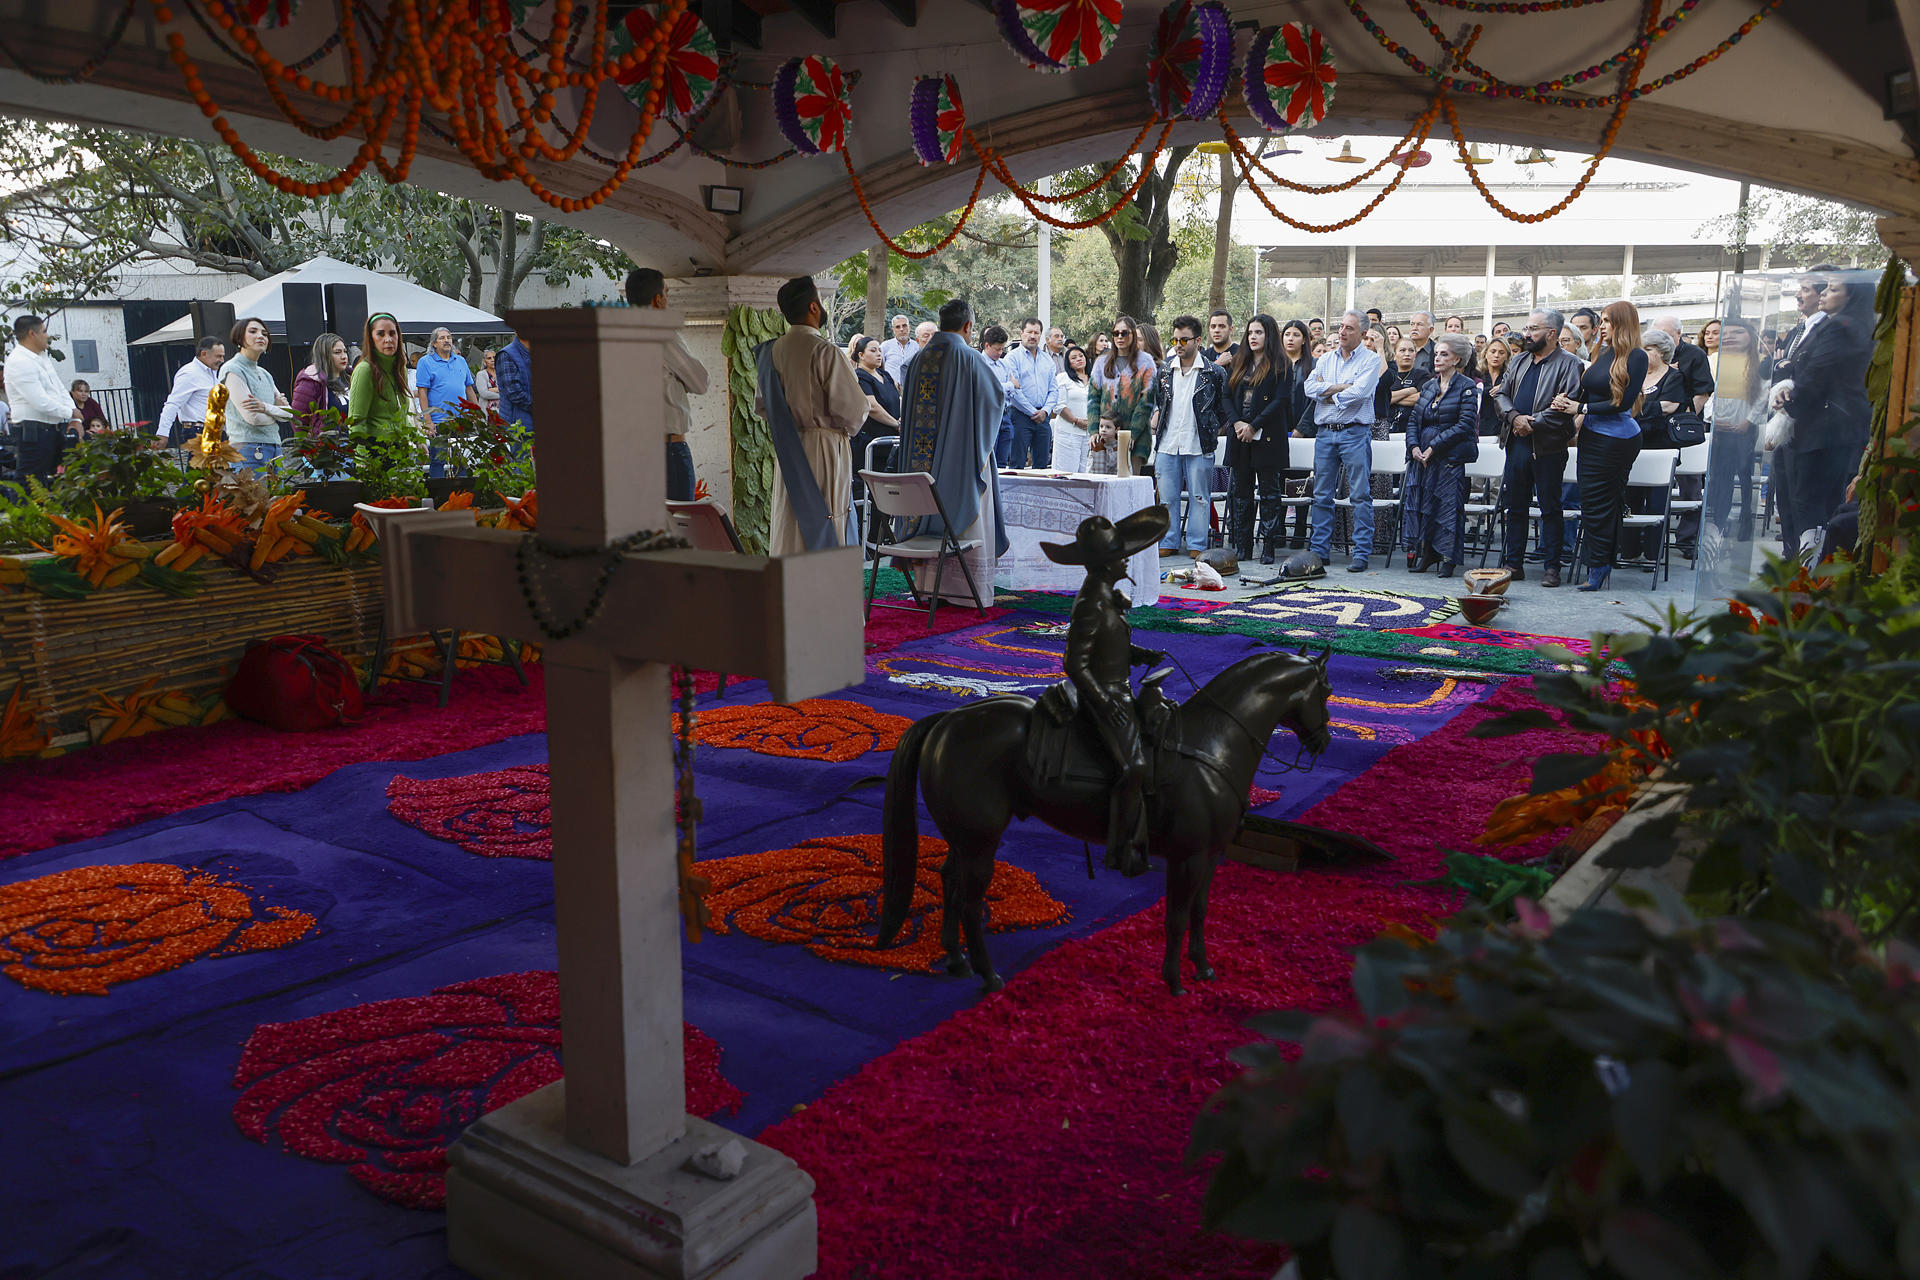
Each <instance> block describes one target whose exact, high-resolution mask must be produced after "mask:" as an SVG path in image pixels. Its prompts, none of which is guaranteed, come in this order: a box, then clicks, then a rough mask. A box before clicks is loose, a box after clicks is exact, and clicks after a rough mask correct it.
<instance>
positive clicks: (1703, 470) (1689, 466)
mask: <svg viewBox="0 0 1920 1280" xmlns="http://www.w3.org/2000/svg"><path fill="white" fill-rule="evenodd" d="M1710 447H1711V446H1710V444H1709V442H1708V441H1705V440H1702V441H1701V442H1700V443H1699V444H1690V445H1688V446H1687V447H1686V448H1684V449H1682V450H1680V451H1679V453H1680V456H1679V458H1678V460H1677V461H1676V462H1675V463H1674V468H1673V491H1672V492H1671V493H1669V494H1668V495H1667V532H1666V548H1667V549H1666V554H1665V555H1663V556H1662V557H1661V564H1660V568H1661V575H1662V576H1663V577H1665V578H1668V579H1671V578H1672V577H1673V565H1672V563H1671V557H1672V555H1673V545H1674V538H1675V535H1676V534H1677V533H1678V532H1679V524H1680V521H1679V517H1681V516H1683V515H1687V514H1689V513H1691V512H1697V511H1700V510H1702V509H1703V508H1704V507H1705V506H1706V501H1705V499H1704V498H1682V497H1680V496H1679V495H1680V490H1681V483H1680V482H1681V481H1682V480H1683V479H1697V480H1699V481H1700V489H1699V492H1701V493H1705V492H1706V479H1707V452H1708V450H1709V448H1710ZM1694 554H1695V555H1698V554H1699V544H1698V543H1697V542H1696V543H1695V544H1694ZM1687 558H1688V559H1689V560H1692V559H1693V557H1692V556H1689V557H1687Z"/></svg>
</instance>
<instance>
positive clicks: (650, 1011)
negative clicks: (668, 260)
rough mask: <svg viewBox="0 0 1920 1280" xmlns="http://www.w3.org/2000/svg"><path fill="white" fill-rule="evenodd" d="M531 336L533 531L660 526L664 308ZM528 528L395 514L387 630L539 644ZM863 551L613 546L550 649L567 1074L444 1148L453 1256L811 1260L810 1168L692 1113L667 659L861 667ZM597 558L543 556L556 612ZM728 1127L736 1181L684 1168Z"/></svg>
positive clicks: (569, 539) (800, 674)
mask: <svg viewBox="0 0 1920 1280" xmlns="http://www.w3.org/2000/svg"><path fill="white" fill-rule="evenodd" d="M509 320H510V322H511V323H512V325H513V327H514V329H515V330H516V331H517V332H518V333H519V334H520V335H522V336H523V337H525V338H527V339H528V340H529V345H530V347H531V348H532V349H533V351H534V357H533V391H534V403H535V405H536V406H537V412H538V414H539V421H540V427H539V449H540V458H539V462H540V488H541V497H542V498H543V499H544V501H543V502H542V503H541V512H542V521H543V523H542V527H541V536H542V537H543V538H545V539H547V540H549V541H550V542H553V543H558V544H566V545H571V546H591V547H600V546H604V545H606V544H608V543H610V542H612V541H614V540H617V539H619V538H621V537H623V536H625V535H628V534H631V533H634V532H636V531H638V530H641V529H651V528H661V527H663V526H664V525H665V523H666V520H665V506H664V504H665V498H666V494H665V469H664V425H663V420H664V409H663V406H664V401H663V397H662V391H661V387H662V382H663V379H664V377H665V364H664V358H663V355H662V349H663V344H664V343H665V342H667V341H668V340H669V339H670V338H671V337H672V335H673V334H674V333H675V332H676V331H677V330H678V329H679V328H680V323H681V320H680V316H679V315H678V313H676V312H672V311H650V310H624V309H591V308H589V309H577V310H560V311H536V312H520V313H516V314H514V315H512V316H510V317H509ZM518 544H519V537H518V535H515V534H512V533H507V532H504V531H498V530H486V529H475V528H473V527H472V526H471V524H468V526H467V527H465V528H457V527H448V526H447V525H446V524H444V523H439V522H436V521H435V520H434V519H433V518H432V517H427V518H426V519H425V520H423V521H418V522H414V523H413V524H411V525H408V526H405V527H402V528H399V529H397V530H396V532H395V536H394V537H393V538H392V539H391V540H390V545H388V546H387V548H386V550H385V557H386V568H387V574H388V579H387V582H388V586H387V590H388V597H387V598H388V609H389V613H390V617H391V618H392V620H393V625H396V626H399V627H401V628H402V629H403V630H414V629H420V628H426V627H451V626H460V627H463V628H466V629H471V630H476V631H483V632H487V633H491V634H496V635H501V636H512V637H517V638H524V639H531V640H542V639H544V638H545V637H544V636H542V635H541V634H540V629H539V628H538V627H537V626H536V625H535V624H534V623H533V621H532V619H531V617H530V615H529V612H528V608H527V605H526V603H525V601H524V600H523V598H522V595H521V591H520V588H519V586H518V584H517V582H516V549H517V547H518ZM858 556H859V553H858V551H857V549H852V548H843V549H840V550H836V551H828V552H821V553H818V554H814V555H804V556H792V557H787V558H783V559H766V558H762V557H757V556H739V555H723V554H716V553H713V552H700V551H672V552H660V553H653V554H646V555H639V556H632V557H629V558H627V559H626V560H624V561H623V562H622V563H621V564H620V565H619V567H618V569H617V570H616V571H615V573H614V575H613V578H612V582H611V585H610V587H609V590H608V594H607V598H606V606H605V609H604V610H603V612H602V613H601V615H600V616H599V618H598V619H597V620H596V621H595V622H594V623H592V624H591V625H590V626H588V627H587V628H586V629H585V630H584V631H582V632H580V633H579V634H578V635H577V636H576V637H575V638H572V639H568V640H563V641H557V642H554V643H551V644H550V645H549V646H548V647H547V649H546V669H547V723H548V743H549V757H550V759H551V762H552V788H553V805H552V808H553V878H554V917H555V926H556V931H557V935H558V949H559V959H560V1001H561V1026H562V1029H563V1036H564V1039H563V1048H562V1052H563V1056H564V1060H565V1065H566V1078H565V1079H564V1080H562V1081H560V1082H559V1083H556V1084H553V1085H550V1086H548V1087H547V1088H545V1089H542V1090H539V1091H538V1092H536V1093H533V1094H530V1095H529V1096H527V1097H525V1098H523V1099H521V1100H520V1101H518V1102H515V1103H512V1104H510V1105H508V1106H505V1107H502V1108H500V1109H499V1110H497V1111H494V1112H491V1113H489V1114H488V1115H486V1116H484V1117H482V1118H481V1119H480V1120H479V1121H477V1122H476V1123H475V1124H473V1125H472V1126H471V1127H469V1128H468V1129H467V1131H466V1132H465V1133H464V1134H463V1135H462V1136H461V1138H460V1139H459V1141H458V1142H456V1143H455V1144H454V1145H453V1147H452V1148H451V1150H450V1151H449V1153H448V1158H449V1163H450V1165H451V1167H450V1169H449V1170H448V1174H447V1237H448V1251H449V1253H450V1255H451V1256H452V1259H453V1261H454V1262H455V1263H456V1264H457V1265H458V1266H460V1267H463V1268H465V1269H466V1270H467V1271H469V1272H471V1273H473V1274H474V1275H476V1276H480V1277H485V1278H486V1280H531V1278H532V1277H536V1276H541V1277H547V1276H565V1277H568V1278H569V1280H580V1278H592V1280H597V1278H600V1277H608V1278H611V1277H621V1278H623V1280H637V1278H639V1277H674V1278H676V1280H693V1278H696V1277H698V1278H699V1280H706V1278H707V1277H715V1276H738V1277H749V1276H751V1277H755V1278H756V1280H757V1278H759V1277H768V1278H770V1280H786V1278H788V1277H793V1278H795V1280H797V1278H798V1277H801V1276H804V1275H807V1274H809V1273H810V1272H811V1271H812V1270H813V1269H814V1267H815V1263H816V1258H815V1252H816V1247H815V1242H816V1218H815V1214H814V1207H813V1199H812V1195H813V1182H812V1179H810V1178H808V1177H807V1175H806V1174H805V1173H804V1172H802V1171H801V1170H800V1169H799V1167H798V1166H796V1165H795V1164H794V1163H793V1161H792V1160H790V1159H788V1158H787V1157H786V1156H784V1155H781V1154H780V1153H778V1152H776V1151H773V1150H771V1149H769V1148H766V1147H763V1146H760V1145H759V1144H757V1143H753V1142H749V1141H747V1140H746V1139H744V1138H739V1139H735V1138H734V1135H732V1134H730V1133H729V1132H728V1131H726V1130H724V1129H721V1128H719V1127H718V1126H716V1125H712V1124H709V1123H708V1122H706V1121H704V1120H701V1119H699V1118H697V1117H693V1116H689V1115H687V1114H686V1088H685V1080H684V1059H683V1053H684V1048H683V1045H682V1036H681V1026H682V1023H681V987H680V947H681V927H680V918H679V908H678V882H677V876H676V869H675V859H674V819H673V809H674V805H673V759H672V744H671V735H670V719H669V711H670V707H669V701H668V699H669V692H668V666H667V664H669V663H682V664H693V665H698V666H699V667H701V668H703V669H706V670H713V671H726V672H730V673H737V674H741V675H764V676H766V677H767V679H768V682H769V684H770V685H771V689H772V695H773V697H774V698H775V699H776V700H778V701H783V702H784V701H792V700H794V699H797V698H803V697H811V696H815V695H817V694H822V693H826V692H829V691H831V690H834V689H839V688H844V687H846V686H848V685H851V684H856V683H858V682H859V681H860V680H861V679H862V678H863V677H864V674H865V655H864V646H863V644H862V638H861V595H860V573H859V558H858ZM597 563H598V558H589V559H583V560H581V561H573V562H568V564H567V565H564V566H558V567H551V566H550V567H549V569H543V570H541V572H542V573H543V576H546V577H547V578H548V579H549V581H550V587H549V597H550V598H551V599H552V600H553V602H554V608H555V611H556V612H557V613H559V614H561V615H563V616H568V615H571V614H573V613H576V612H577V610H578V608H579V606H580V604H582V603H584V601H585V600H586V598H587V593H588V592H589V591H590V589H591V585H592V578H593V575H594V571H595V568H596V567H597ZM729 1139H734V1140H737V1141H739V1142H740V1143H741V1144H742V1146H743V1147H745V1148H746V1150H747V1156H746V1160H745V1163H744V1165H743V1166H742V1168H741V1170H740V1172H739V1174H738V1176H736V1177H734V1178H732V1179H730V1180H725V1181H721V1180H716V1179H713V1178H709V1177H706V1176H703V1175H700V1174H697V1173H695V1172H693V1171H691V1169H690V1168H689V1167H688V1160H689V1158H690V1157H691V1155H692V1154H693V1153H694V1152H695V1151H697V1150H698V1149H700V1148H701V1147H704V1146H708V1145H712V1144H717V1143H724V1142H726V1141H728V1140H729Z"/></svg>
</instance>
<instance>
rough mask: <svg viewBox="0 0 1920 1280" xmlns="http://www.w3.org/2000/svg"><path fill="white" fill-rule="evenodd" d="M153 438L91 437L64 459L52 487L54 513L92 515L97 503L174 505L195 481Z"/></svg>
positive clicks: (131, 434)
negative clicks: (90, 513)
mask: <svg viewBox="0 0 1920 1280" xmlns="http://www.w3.org/2000/svg"><path fill="white" fill-rule="evenodd" d="M161 443H162V442H161V441H159V440H156V439H155V438H154V437H153V436H147V435H140V434H138V433H136V432H133V431H107V432H103V433H101V434H100V435H89V436H85V437H83V438H82V439H81V441H80V443H79V444H78V445H77V446H75V447H74V448H73V449H71V450H69V451H68V452H67V453H66V454H64V455H63V456H62V458H61V462H62V464H63V469H62V471H61V474H60V475H59V476H57V477H56V478H55V479H54V481H53V483H52V485H51V486H50V497H51V500H52V502H53V503H54V507H53V509H54V510H55V511H60V512H69V511H88V512H90V511H91V510H92V509H93V504H94V503H95V502H98V503H99V504H100V505H101V506H103V507H113V506H115V505H118V504H120V503H125V502H138V501H142V500H155V501H164V500H171V499H174V498H176V497H178V496H179V495H181V494H183V493H185V492H187V491H188V490H189V489H190V488H191V487H192V477H191V476H189V475H188V474H187V473H186V472H185V471H183V470H182V469H181V468H180V466H179V465H178V464H177V463H176V462H175V461H174V455H173V454H172V453H171V452H169V451H167V450H165V449H163V448H160V447H158V446H159V445H160V444H161Z"/></svg>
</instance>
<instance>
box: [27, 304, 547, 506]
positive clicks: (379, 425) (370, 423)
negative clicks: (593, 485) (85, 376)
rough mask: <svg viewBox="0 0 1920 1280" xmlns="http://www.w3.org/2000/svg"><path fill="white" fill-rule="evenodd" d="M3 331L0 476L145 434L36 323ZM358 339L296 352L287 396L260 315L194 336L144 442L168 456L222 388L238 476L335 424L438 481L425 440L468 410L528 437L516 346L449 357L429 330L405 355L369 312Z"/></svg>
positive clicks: (436, 453) (43, 476) (524, 369)
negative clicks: (109, 438) (87, 445)
mask: <svg viewBox="0 0 1920 1280" xmlns="http://www.w3.org/2000/svg"><path fill="white" fill-rule="evenodd" d="M13 332H14V346H13V350H12V351H11V352H9V353H8V355H7V358H6V361H5V364H4V371H5V373H4V381H3V382H0V442H4V443H6V444H7V445H9V446H10V447H11V450H12V455H13V458H12V466H11V467H10V468H7V469H5V470H4V471H0V478H9V479H13V480H15V481H24V480H25V479H26V478H27V477H30V476H31V477H34V478H37V479H40V480H42V481H45V480H47V479H49V478H51V477H52V476H53V475H55V474H57V473H58V471H59V470H60V466H61V461H62V458H63V456H64V455H65V453H66V450H67V449H68V447H69V446H71V445H72V444H75V443H77V442H78V441H79V440H80V439H82V438H83V437H85V436H88V435H99V434H104V433H106V432H108V431H114V430H136V429H144V428H145V427H146V425H147V424H145V423H134V422H121V423H115V422H112V421H110V420H109V418H108V415H107V413H106V411H105V410H104V409H102V408H101V407H100V405H99V403H98V402H97V401H96V400H94V399H93V396H92V390H91V388H90V387H89V386H88V384H87V383H86V382H85V381H84V380H79V379H76V380H74V381H72V382H71V383H67V382H64V381H63V379H62V378H61V375H60V372H59V366H58V365H57V364H56V363H55V361H54V360H53V358H52V357H51V356H50V355H49V354H48V348H49V347H50V346H51V345H52V343H51V339H50V337H49V335H48V333H47V326H46V321H45V320H44V319H43V318H41V317H39V316H34V315H25V316H21V317H20V318H19V319H17V320H16V321H15V322H14V325H13ZM358 339H359V341H358V342H357V344H353V345H349V343H348V341H347V340H346V339H345V338H342V337H341V336H340V335H339V334H336V333H323V334H321V335H320V336H319V337H317V338H315V339H314V341H313V343H312V346H311V348H310V350H308V351H305V352H302V353H301V354H305V355H308V356H309V357H310V358H309V359H308V361H307V363H306V364H305V366H304V367H301V368H300V369H299V371H298V372H297V373H296V374H295V375H294V378H293V386H292V388H291V395H289V394H288V393H287V392H286V391H283V390H282V389H281V388H280V386H279V384H278V383H277V382H276V381H275V379H274V376H273V374H272V373H271V372H270V371H269V370H268V369H267V368H266V367H265V366H264V365H262V363H261V360H262V358H263V357H264V356H265V355H266V353H267V351H268V348H269V347H270V346H271V345H272V343H273V337H272V334H271V331H270V330H269V328H268V325H267V322H266V321H265V320H263V319H261V318H260V317H258V316H245V317H242V318H241V319H239V320H238V321H236V322H235V323H234V325H233V328H232V330H231V331H230V332H229V333H228V334H227V336H226V338H225V339H222V338H220V337H218V336H215V335H212V334H208V335H205V336H203V337H201V338H200V339H199V340H198V341H197V342H196V343H195V344H194V354H193V358H192V359H190V360H188V361H187V362H186V363H185V364H183V365H182V366H180V368H179V369H178V370H176V371H175V373H174V376H173V383H172V386H171V387H170V389H169V391H168V394H167V397H166V400H165V401H164V402H163V403H162V405H161V408H160V415H159V417H158V418H157V419H155V420H154V421H153V423H152V428H151V429H152V438H151V442H152V444H153V447H155V448H175V449H177V448H180V447H182V446H184V445H185V444H186V443H187V442H189V441H191V440H192V439H194V438H195V437H197V436H198V435H199V434H200V432H201V430H202V429H203V426H204V424H205V422H206V414H207V395H208V393H209V392H211V391H212V390H213V388H214V387H216V386H222V385H224V386H225V387H226V389H227V394H228V398H227V411H226V417H225V425H224V429H225V432H226V436H227V439H228V441H229V443H231V444H232V445H233V447H234V448H235V450H236V451H237V452H238V453H239V455H240V458H239V461H238V462H236V463H235V464H234V468H235V470H238V471H258V470H261V469H264V468H266V467H269V466H271V465H273V463H274V461H275V459H277V458H279V457H280V456H281V454H282V452H283V450H286V449H287V448H288V447H289V445H290V444H291V443H292V442H294V441H295V438H296V437H298V436H300V435H302V434H303V433H313V432H317V431H320V430H322V429H324V428H327V427H332V426H338V427H342V428H344V430H345V432H346V434H347V436H348V437H349V439H350V441H351V443H352V444H353V446H354V449H355V453H356V455H357V456H359V457H361V458H363V459H364V460H366V461H368V462H373V463H375V464H386V465H393V464H395V463H406V462H410V461H412V460H414V459H415V458H416V457H417V459H418V460H419V461H420V462H421V463H423V465H424V466H425V467H426V469H427V472H428V474H429V475H431V476H434V477H439V476H443V475H445V474H446V467H447V462H446V459H445V458H444V457H443V456H442V453H441V450H440V448H439V447H438V446H437V445H435V444H434V443H432V438H433V436H434V435H435V434H436V433H437V431H438V430H439V428H440V426H441V425H442V424H444V423H445V422H446V421H447V420H448V418H449V417H451V416H452V415H454V414H457V413H460V412H463V411H465V406H468V405H472V406H477V407H478V408H479V409H480V410H481V411H482V412H484V413H486V414H488V415H489V416H492V417H495V418H497V419H499V420H501V421H502V422H504V423H509V424H512V425H514V426H516V427H518V428H520V429H521V430H523V431H525V432H527V433H528V434H531V432H532V429H533V380H532V366H531V361H530V356H529V352H528V348H527V344H526V340H525V339H523V338H516V339H515V340H514V341H512V342H510V343H508V344H506V345H505V346H503V347H501V348H499V349H497V350H496V349H493V348H488V349H486V350H483V351H481V352H480V353H479V354H478V358H477V360H476V361H475V362H473V363H470V362H469V361H468V359H467V357H465V356H463V355H460V354H457V353H456V352H455V350H454V341H453V334H452V333H451V332H450V331H449V330H447V329H446V328H444V327H443V328H437V329H435V330H433V332H432V335H431V337H430V339H429V341H428V343H427V346H426V347H425V349H424V350H421V351H418V352H414V353H408V352H407V351H406V347H405V343H404V342H403V340H402V338H401V333H400V322H399V321H398V320H397V319H395V318H394V317H393V316H392V315H389V314H386V313H379V314H376V315H373V316H369V317H368V318H367V322H366V325H365V327H364V329H363V330H362V332H361V333H360V334H359V335H358ZM229 352H231V354H229ZM53 389H60V394H59V396H58V397H55V396H53V395H52V394H50V393H51V391H52V390H53Z"/></svg>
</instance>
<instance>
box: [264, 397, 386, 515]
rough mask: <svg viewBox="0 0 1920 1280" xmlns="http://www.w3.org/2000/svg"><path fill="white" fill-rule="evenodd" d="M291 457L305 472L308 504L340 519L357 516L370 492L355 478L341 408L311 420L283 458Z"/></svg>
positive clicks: (289, 442) (300, 431)
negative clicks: (358, 506)
mask: <svg viewBox="0 0 1920 1280" xmlns="http://www.w3.org/2000/svg"><path fill="white" fill-rule="evenodd" d="M289 454H291V457H292V459H293V460H294V462H295V463H296V465H297V466H298V467H299V469H300V471H301V472H302V473H303V481H302V487H303V488H305V489H306V491H307V505H308V506H309V507H311V508H312V509H314V510H316V511H324V512H326V513H327V514H328V515H330V516H332V517H333V518H334V519H336V520H344V519H346V518H347V517H348V516H350V515H352V514H353V504H354V503H356V502H359V501H360V500H361V498H362V496H364V494H365V492H366V488H365V485H364V484H363V483H362V482H361V481H360V480H358V479H356V478H355V477H354V475H353V443H352V441H351V440H350V439H349V437H348V435H347V424H346V419H345V417H344V415H342V414H341V412H340V411H339V410H338V409H323V410H320V411H319V412H317V413H314V414H313V415H312V416H311V417H309V418H308V420H307V424H306V425H305V426H303V427H302V428H301V429H300V430H299V431H298V432H297V433H296V434H295V435H294V436H293V437H292V438H291V439H289V440H288V441H287V443H286V446H285V449H284V450H283V451H282V453H281V457H282V458H283V459H286V458H288V456H289Z"/></svg>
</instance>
